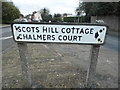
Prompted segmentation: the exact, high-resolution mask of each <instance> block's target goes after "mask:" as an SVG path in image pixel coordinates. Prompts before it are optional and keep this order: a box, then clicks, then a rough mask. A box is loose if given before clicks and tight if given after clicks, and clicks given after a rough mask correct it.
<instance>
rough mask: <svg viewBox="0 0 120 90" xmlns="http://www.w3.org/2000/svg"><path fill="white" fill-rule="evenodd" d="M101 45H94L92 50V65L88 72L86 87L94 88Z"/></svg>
mask: <svg viewBox="0 0 120 90" xmlns="http://www.w3.org/2000/svg"><path fill="white" fill-rule="evenodd" d="M99 48H100V45H92V46H91V51H90V66H89V68H88V72H87V78H86V87H87V88H94V77H95V71H96V65H97V59H98V54H99Z"/></svg>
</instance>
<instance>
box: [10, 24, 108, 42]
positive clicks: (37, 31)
mask: <svg viewBox="0 0 120 90" xmlns="http://www.w3.org/2000/svg"><path fill="white" fill-rule="evenodd" d="M12 31H13V36H14V40H15V41H17V42H49V43H79V44H103V43H104V40H105V35H106V31H107V26H105V25H98V24H53V23H13V24H12Z"/></svg>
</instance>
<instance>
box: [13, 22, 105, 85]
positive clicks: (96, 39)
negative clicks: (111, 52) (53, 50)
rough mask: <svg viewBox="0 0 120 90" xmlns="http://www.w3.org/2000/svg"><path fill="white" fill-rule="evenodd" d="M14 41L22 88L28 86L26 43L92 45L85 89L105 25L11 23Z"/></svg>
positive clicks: (103, 34) (89, 80) (102, 37)
mask: <svg viewBox="0 0 120 90" xmlns="http://www.w3.org/2000/svg"><path fill="white" fill-rule="evenodd" d="M11 28H12V32H13V37H14V40H15V41H16V42H17V43H18V47H19V54H20V58H21V62H22V64H21V66H22V71H23V75H24V80H25V82H26V87H31V86H32V79H31V72H30V68H29V59H30V58H29V56H28V51H27V45H26V44H27V42H31V43H60V44H63V43H69V44H85V45H92V46H91V53H90V67H89V69H88V72H87V78H86V86H87V87H94V86H92V84H93V83H94V76H95V69H96V65H97V58H98V53H99V47H100V45H101V44H104V42H105V36H106V32H107V26H106V25H101V24H74V23H73V24H72V23H71V24H67V23H60V24H55V23H13V24H12V25H11Z"/></svg>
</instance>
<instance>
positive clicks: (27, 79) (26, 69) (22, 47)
mask: <svg viewBox="0 0 120 90" xmlns="http://www.w3.org/2000/svg"><path fill="white" fill-rule="evenodd" d="M18 48H19V55H20V60H21V68H22V74H23V80H24V85H23V87H25V88H30V87H32V79H31V72H30V66H29V60H30V58H29V55H28V49H27V44H26V43H18Z"/></svg>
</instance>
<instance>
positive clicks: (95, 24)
mask: <svg viewBox="0 0 120 90" xmlns="http://www.w3.org/2000/svg"><path fill="white" fill-rule="evenodd" d="M14 24H46V25H86V26H87V25H89V26H93V25H94V26H106V28H107V30H106V34H107V32H108V25H106V24H101V23H64V22H62V23H53V22H52V23H46V22H13V23H11V29H12V35H13V39H14V41H15V42H17V43H54V44H81V45H103V44H105V40H106V35H105V39H104V42H103V43H99V44H98V43H94V44H92V43H64V42H31V41H16V40H15V37H14V33H13V25H14Z"/></svg>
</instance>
